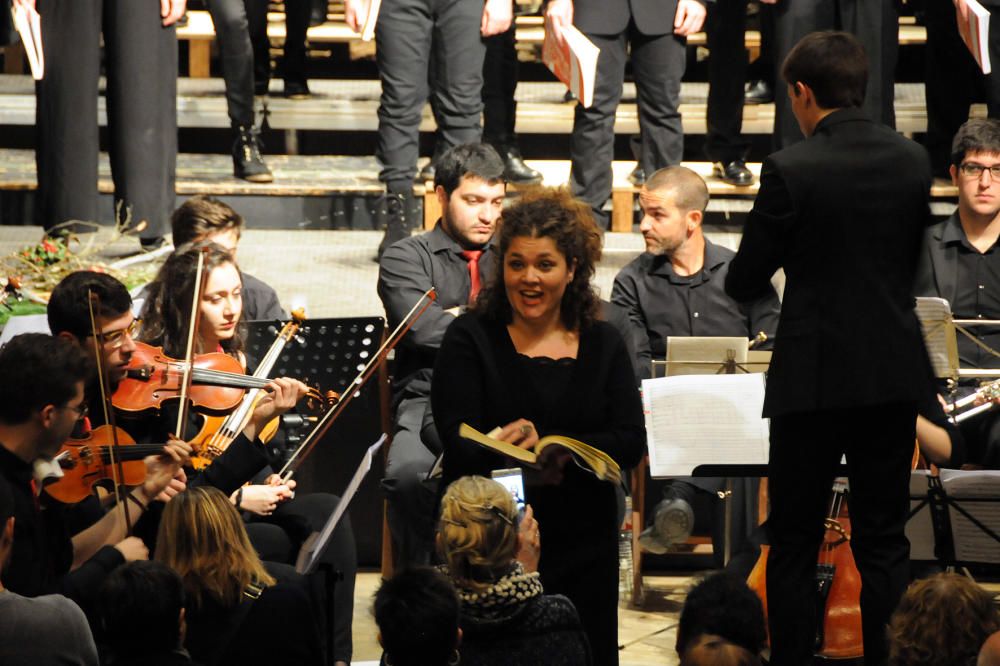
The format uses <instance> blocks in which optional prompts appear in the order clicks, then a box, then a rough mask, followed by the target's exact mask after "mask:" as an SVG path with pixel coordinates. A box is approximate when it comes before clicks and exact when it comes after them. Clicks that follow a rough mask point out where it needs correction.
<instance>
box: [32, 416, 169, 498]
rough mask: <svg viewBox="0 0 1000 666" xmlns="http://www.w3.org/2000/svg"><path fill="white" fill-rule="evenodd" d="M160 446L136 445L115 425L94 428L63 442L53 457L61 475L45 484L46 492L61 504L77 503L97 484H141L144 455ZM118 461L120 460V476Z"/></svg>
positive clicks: (160, 448) (159, 449) (90, 492)
mask: <svg viewBox="0 0 1000 666" xmlns="http://www.w3.org/2000/svg"><path fill="white" fill-rule="evenodd" d="M115 435H117V443H116V441H115V440H116V436H115ZM112 447H114V456H112V453H113V452H112ZM163 447H164V445H163V444H136V443H135V440H134V439H132V438H131V437H129V435H128V433H126V432H125V431H124V430H122V429H121V428H116V427H115V426H110V425H103V426H100V427H99V428H94V429H93V430H92V431H90V433H89V434H88V435H87V436H86V437H84V438H80V439H70V440H67V441H66V443H65V444H63V446H62V448H61V449H60V450H59V453H57V454H56V455H55V457H54V458H53V459H52V460H53V462H54V463H57V464H58V466H59V468H60V469H61V470H62V476H61V477H59V478H58V479H57V480H56V481H53V482H51V483H49V484H48V485H46V486H45V492H46V493H48V494H49V495H50V496H51V497H53V498H54V499H57V500H59V501H60V502H63V503H64V504H76V503H77V502H82V501H83V500H84V499H86V498H87V496H88V495H90V494H92V493H93V492H94V487H95V486H98V485H103V484H106V483H113V482H116V481H117V482H118V483H119V484H122V485H126V486H138V485H141V484H142V482H143V481H145V480H146V464H145V463H144V462H143V458H145V457H146V456H150V455H156V454H158V453H161V452H162V451H163ZM118 461H121V471H122V475H121V477H119V476H118Z"/></svg>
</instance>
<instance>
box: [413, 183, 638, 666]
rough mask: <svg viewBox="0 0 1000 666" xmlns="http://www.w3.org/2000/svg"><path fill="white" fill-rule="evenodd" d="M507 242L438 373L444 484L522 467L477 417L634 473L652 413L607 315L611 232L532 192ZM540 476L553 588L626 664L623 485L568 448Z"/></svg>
mask: <svg viewBox="0 0 1000 666" xmlns="http://www.w3.org/2000/svg"><path fill="white" fill-rule="evenodd" d="M498 235H499V250H500V261H499V262H498V263H497V274H496V276H495V278H494V280H493V283H492V286H491V287H490V288H489V289H488V290H487V291H485V292H484V293H483V294H481V295H480V299H479V301H478V303H477V306H476V307H475V309H474V310H473V312H471V313H468V314H466V315H463V316H461V317H459V318H458V319H456V320H455V321H454V322H453V323H452V324H451V326H450V327H449V328H448V331H447V333H446V334H445V337H444V340H443V342H442V343H441V348H440V351H439V352H438V356H437V361H436V364H435V367H434V383H433V386H432V394H431V401H432V409H433V414H434V419H435V423H436V425H437V429H438V432H439V433H440V435H441V438H442V442H443V444H444V476H443V482H444V483H449V482H451V481H454V480H455V479H457V478H459V477H461V476H466V475H470V474H477V475H480V476H489V473H490V470H492V469H496V468H502V467H509V466H511V464H512V462H511V460H510V459H506V458H503V457H502V456H499V455H496V454H493V453H490V452H489V451H487V450H486V449H484V448H481V447H479V446H478V445H476V444H473V443H471V442H468V441H465V440H463V439H462V438H461V437H459V435H458V428H459V425H460V424H461V423H463V422H465V423H468V424H469V425H471V426H472V427H473V428H476V429H477V430H480V431H482V432H489V431H491V430H493V429H494V428H497V427H499V428H500V432H499V435H498V437H499V439H501V440H504V441H507V442H509V443H511V444H514V445H516V446H520V447H522V448H530V447H532V446H534V444H535V443H536V442H537V441H538V440H539V438H540V437H543V436H545V435H550V434H559V435H566V436H569V437H573V438H575V439H579V440H581V441H584V442H586V443H588V444H590V445H591V446H593V447H596V448H598V449H600V450H602V451H604V452H605V453H607V454H608V455H610V456H611V457H612V458H613V459H615V461H616V462H617V463H618V464H619V465H620V466H621V467H622V468H626V467H631V466H634V465H635V464H636V463H637V462H638V461H639V458H640V456H641V455H642V453H643V450H644V447H645V430H644V428H643V417H642V406H641V404H640V400H639V394H638V392H637V391H636V388H635V380H634V377H633V374H632V368H631V360H630V357H629V354H628V351H627V350H626V347H625V343H624V341H623V340H622V338H621V335H620V334H619V333H618V331H617V330H616V329H615V328H614V327H612V326H610V325H609V324H607V323H605V322H602V321H599V320H598V319H597V311H598V307H599V301H598V298H597V295H596V293H595V292H594V289H593V287H592V285H591V280H592V278H593V276H594V266H595V264H596V262H597V261H598V259H600V255H601V236H600V232H599V231H598V229H597V226H596V224H595V223H594V220H593V217H592V215H591V213H590V209H589V207H587V206H586V205H585V204H583V203H581V202H579V201H576V200H575V199H573V198H572V197H571V196H570V195H569V194H567V193H566V192H565V191H560V190H551V189H545V190H539V191H537V192H533V193H531V192H529V193H526V194H524V195H522V197H521V199H520V200H519V201H518V202H517V203H515V204H514V205H513V206H511V207H510V208H509V209H507V210H506V211H505V212H504V215H503V223H502V225H501V227H500V233H499V234H498ZM547 451H548V450H547ZM529 471H530V470H529ZM526 482H527V483H526V486H527V487H526V489H525V493H526V496H527V497H526V498H527V500H528V502H529V503H530V504H531V505H532V506H533V507H534V510H535V517H536V518H537V520H538V522H539V524H540V526H541V531H542V533H543V534H544V535H545V548H544V549H543V551H542V557H541V561H540V564H539V572H540V574H541V580H542V582H543V583H544V585H545V589H546V591H547V592H550V593H555V594H565V595H566V596H567V597H569V599H570V600H571V601H572V602H573V604H574V605H575V606H576V608H577V610H578V611H579V613H580V619H581V621H582V623H583V626H584V629H585V631H586V632H587V635H588V637H589V639H590V645H591V649H592V652H593V656H594V662H595V663H599V664H616V663H618V641H617V632H618V603H617V601H618V553H617V545H616V544H617V538H618V527H619V526H618V525H617V524H616V523H617V508H616V500H615V488H614V486H613V485H612V484H610V483H608V482H606V481H600V480H598V479H597V477H595V476H594V475H592V474H590V473H588V472H586V471H584V470H583V469H581V468H579V467H578V466H576V465H575V464H573V463H570V462H569V457H568V456H567V455H564V454H563V453H560V452H555V453H554V454H551V455H548V456H543V458H542V470H541V472H540V474H538V475H537V476H533V475H532V474H530V473H529V474H528V476H527V479H526Z"/></svg>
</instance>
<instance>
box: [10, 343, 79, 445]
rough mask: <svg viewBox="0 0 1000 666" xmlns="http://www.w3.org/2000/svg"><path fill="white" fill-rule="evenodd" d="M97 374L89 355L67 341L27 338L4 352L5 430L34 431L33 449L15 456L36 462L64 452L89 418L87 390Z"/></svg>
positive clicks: (12, 344) (11, 345) (32, 438)
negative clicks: (75, 430)
mask: <svg viewBox="0 0 1000 666" xmlns="http://www.w3.org/2000/svg"><path fill="white" fill-rule="evenodd" d="M92 372H93V370H92V365H91V363H90V361H89V360H88V358H87V356H86V355H85V354H84V353H83V352H82V351H80V348H79V347H78V346H77V345H76V344H74V343H72V342H70V341H69V340H65V339H63V338H58V337H53V336H51V335H45V334H43V333H24V334H22V335H18V336H15V337H14V338H12V339H11V340H10V342H8V343H7V344H6V345H4V347H3V348H2V349H0V377H3V381H2V382H0V425H3V426H8V427H23V428H25V429H26V430H27V431H30V432H29V433H28V434H29V436H30V439H31V444H30V447H28V448H25V449H23V450H21V451H15V454H17V455H19V457H21V458H22V459H24V460H25V461H26V462H31V461H32V460H34V459H35V458H38V457H39V456H45V457H51V456H53V455H55V454H56V453H57V452H58V451H59V448H60V447H61V446H62V445H63V442H65V441H66V438H67V437H69V435H70V433H72V432H73V428H74V427H75V426H76V423H77V421H79V420H80V418H81V417H82V416H83V415H84V414H85V413H86V405H85V403H84V395H83V387H84V383H85V382H86V381H87V380H88V379H89V378H90V377H91V376H92ZM5 443H7V444H8V445H10V444H12V442H5Z"/></svg>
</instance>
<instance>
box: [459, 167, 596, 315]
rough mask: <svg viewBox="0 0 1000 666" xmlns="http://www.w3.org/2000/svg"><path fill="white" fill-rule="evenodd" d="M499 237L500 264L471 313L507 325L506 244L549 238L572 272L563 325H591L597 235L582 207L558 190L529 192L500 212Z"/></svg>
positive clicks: (590, 215)
mask: <svg viewBox="0 0 1000 666" xmlns="http://www.w3.org/2000/svg"><path fill="white" fill-rule="evenodd" d="M499 237H500V241H499V249H500V260H499V261H497V265H496V273H495V275H494V277H493V280H492V282H491V283H490V287H489V288H487V289H485V290H484V291H483V293H482V294H481V295H480V297H479V300H478V301H477V302H476V306H475V310H476V311H477V312H480V313H482V314H483V315H484V316H485V317H486V318H488V319H491V320H493V321H499V322H503V323H505V324H509V323H510V322H511V320H512V317H513V313H512V312H511V307H510V301H509V300H508V299H507V291H506V289H505V288H504V282H503V271H504V257H505V256H506V255H507V251H508V250H509V249H510V244H511V241H512V240H513V239H514V238H518V237H528V238H551V239H552V240H553V241H554V242H555V244H556V247H557V248H558V249H559V252H561V253H562V255H563V256H564V257H565V258H566V264H567V265H568V266H569V267H570V268H571V269H573V280H572V282H570V283H569V285H567V286H566V293H565V294H563V298H562V304H561V307H560V318H561V320H562V324H563V326H565V327H566V329H567V330H570V331H578V330H580V329H583V328H586V327H588V326H590V325H591V324H592V323H594V321H595V320H596V319H597V315H598V312H599V309H600V300H599V299H598V297H597V292H595V291H594V287H593V286H592V285H591V281H592V280H593V278H594V270H595V267H596V265H597V262H598V261H600V259H601V232H600V231H599V230H598V228H597V223H596V222H594V215H593V213H592V212H591V210H590V207H589V206H588V205H587V204H585V203H583V202H582V201H580V200H578V199H575V198H573V196H572V195H570V193H569V192H568V191H566V190H565V189H561V188H560V189H557V188H550V187H539V188H535V189H532V190H529V191H527V192H525V193H524V194H522V195H521V198H520V199H519V200H518V201H517V202H515V203H514V204H513V205H512V206H511V207H510V208H508V209H507V210H505V211H504V213H503V221H502V222H501V223H500V234H499Z"/></svg>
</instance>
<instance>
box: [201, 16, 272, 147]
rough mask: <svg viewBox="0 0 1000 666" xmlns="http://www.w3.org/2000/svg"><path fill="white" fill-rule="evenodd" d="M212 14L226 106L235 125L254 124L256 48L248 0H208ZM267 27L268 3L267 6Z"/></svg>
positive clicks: (248, 125) (265, 18)
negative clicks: (254, 62)
mask: <svg viewBox="0 0 1000 666" xmlns="http://www.w3.org/2000/svg"><path fill="white" fill-rule="evenodd" d="M205 6H206V7H207V8H208V12H209V14H211V15H212V23H213V24H215V35H216V38H217V40H218V43H219V54H220V56H221V58H220V59H221V61H222V79H223V80H224V81H225V83H226V106H227V107H228V109H229V122H230V123H232V124H233V125H234V126H237V125H241V126H243V127H251V126H252V125H253V49H252V48H251V47H250V27H249V22H248V19H247V13H248V11H247V10H248V9H249V7H248V5H245V4H244V0H205ZM264 22H265V30H266V29H267V26H266V23H267V7H265V8H264Z"/></svg>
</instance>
